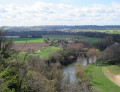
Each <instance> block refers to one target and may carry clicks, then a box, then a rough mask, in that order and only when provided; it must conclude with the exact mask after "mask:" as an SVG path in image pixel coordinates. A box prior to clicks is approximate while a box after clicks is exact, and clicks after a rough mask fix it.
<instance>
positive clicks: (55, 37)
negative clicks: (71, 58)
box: [42, 35, 101, 43]
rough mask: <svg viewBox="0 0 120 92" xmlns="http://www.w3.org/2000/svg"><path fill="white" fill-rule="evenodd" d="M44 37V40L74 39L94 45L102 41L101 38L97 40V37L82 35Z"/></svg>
mask: <svg viewBox="0 0 120 92" xmlns="http://www.w3.org/2000/svg"><path fill="white" fill-rule="evenodd" d="M42 37H43V38H44V39H45V38H50V39H73V38H77V39H79V40H80V41H87V42H90V43H94V42H97V41H99V40H101V38H97V37H87V36H80V35H43V36H42Z"/></svg>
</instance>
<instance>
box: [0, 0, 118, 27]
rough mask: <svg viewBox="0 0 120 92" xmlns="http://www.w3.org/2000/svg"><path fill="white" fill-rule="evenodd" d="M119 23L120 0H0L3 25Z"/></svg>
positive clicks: (0, 18)
mask: <svg viewBox="0 0 120 92" xmlns="http://www.w3.org/2000/svg"><path fill="white" fill-rule="evenodd" d="M34 25H120V0H0V26H34Z"/></svg>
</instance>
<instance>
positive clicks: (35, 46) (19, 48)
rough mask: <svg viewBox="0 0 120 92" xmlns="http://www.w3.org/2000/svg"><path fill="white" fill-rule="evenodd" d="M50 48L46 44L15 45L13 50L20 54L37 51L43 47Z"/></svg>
mask: <svg viewBox="0 0 120 92" xmlns="http://www.w3.org/2000/svg"><path fill="white" fill-rule="evenodd" d="M45 46H48V44H46V43H44V42H29V43H14V44H13V46H12V48H13V49H15V50H17V51H19V52H27V51H32V50H33V51H37V50H39V49H40V48H42V47H45Z"/></svg>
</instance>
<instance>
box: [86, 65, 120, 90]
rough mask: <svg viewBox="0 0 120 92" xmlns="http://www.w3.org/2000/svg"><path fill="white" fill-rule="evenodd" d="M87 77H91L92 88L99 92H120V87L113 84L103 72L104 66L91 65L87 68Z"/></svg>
mask: <svg viewBox="0 0 120 92" xmlns="http://www.w3.org/2000/svg"><path fill="white" fill-rule="evenodd" d="M85 72H86V75H88V76H89V77H91V79H90V82H91V84H92V88H93V89H94V90H95V91H98V92H120V87H118V86H117V85H116V84H114V83H113V82H111V81H110V80H109V79H108V78H107V77H106V76H105V75H104V73H103V72H102V66H95V65H90V66H87V67H86V68H85Z"/></svg>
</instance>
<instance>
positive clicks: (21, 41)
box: [12, 38, 44, 43]
mask: <svg viewBox="0 0 120 92" xmlns="http://www.w3.org/2000/svg"><path fill="white" fill-rule="evenodd" d="M12 40H13V42H14V43H25V42H27V43H28V42H43V40H44V39H43V38H13V39H12Z"/></svg>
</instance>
